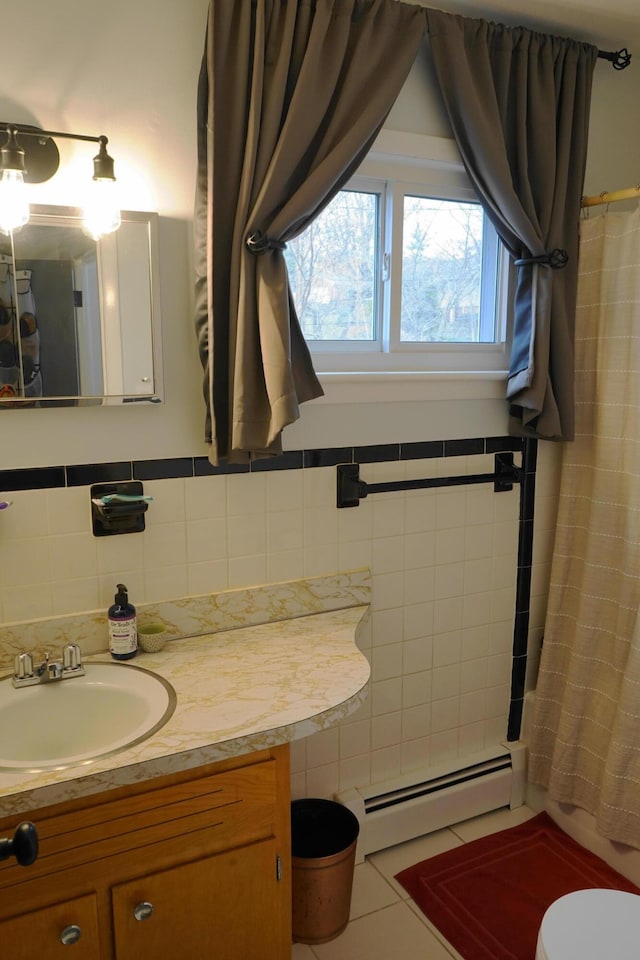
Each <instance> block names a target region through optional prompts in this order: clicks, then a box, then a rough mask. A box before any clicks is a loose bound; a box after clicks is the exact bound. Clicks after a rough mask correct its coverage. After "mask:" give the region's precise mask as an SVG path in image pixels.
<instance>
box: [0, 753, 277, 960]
mask: <svg viewBox="0 0 640 960" xmlns="http://www.w3.org/2000/svg"><path fill="white" fill-rule="evenodd" d="M28 817H29V819H30V820H32V821H33V822H34V823H35V825H36V827H37V830H38V834H39V837H40V855H39V857H38V859H37V860H36V861H35V863H33V864H31V866H29V867H21V866H19V865H17V864H15V863H13V862H9V861H4V862H2V863H0V957H2V960H50V958H52V960H53V958H63V960H64V958H66V960H73V958H74V957H76V958H78V960H140V958H141V957H144V960H173V958H176V960H203V958H205V957H215V958H216V960H240V958H242V960H290V956H291V866H290V864H291V846H290V836H289V834H290V816H289V751H288V746H284V747H275V748H272V749H269V750H263V751H260V752H259V753H256V754H251V755H245V756H244V757H238V758H235V759H234V760H228V761H223V762H222V763H219V764H213V765H210V766H208V767H201V768H198V769H197V770H193V771H190V772H189V773H183V774H176V775H172V776H170V777H163V778H161V779H159V780H151V781H147V782H146V783H140V784H136V785H135V786H132V787H125V788H119V789H118V790H115V791H110V792H109V793H105V794H102V795H98V796H94V797H88V798H86V800H84V801H82V800H73V801H70V802H69V803H66V804H61V805H57V806H56V807H49V808H46V809H42V810H37V811H30V812H29V813H28ZM15 826H16V821H15V819H14V820H9V819H7V820H3V821H0V836H1V835H3V832H5V833H9V832H11V830H13V829H15ZM67 947H72V948H73V949H72V950H69V949H66V948H67ZM63 948H65V949H64V950H63ZM61 951H62V952H61Z"/></svg>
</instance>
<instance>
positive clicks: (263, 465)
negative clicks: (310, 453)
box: [251, 450, 302, 473]
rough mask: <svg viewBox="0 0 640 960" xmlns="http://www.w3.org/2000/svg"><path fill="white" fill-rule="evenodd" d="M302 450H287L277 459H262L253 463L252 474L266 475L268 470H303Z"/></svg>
mask: <svg viewBox="0 0 640 960" xmlns="http://www.w3.org/2000/svg"><path fill="white" fill-rule="evenodd" d="M301 469H302V450H287V451H286V452H285V453H280V454H278V456H277V457H261V459H260V460H252V461H251V473H264V472H265V471H267V470H301Z"/></svg>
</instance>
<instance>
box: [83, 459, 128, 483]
mask: <svg viewBox="0 0 640 960" xmlns="http://www.w3.org/2000/svg"><path fill="white" fill-rule="evenodd" d="M132 479H133V473H132V466H131V462H130V461H125V460H122V461H120V462H119V463H78V464H74V465H73V466H70V467H67V486H68V487H89V486H91V484H92V483H113V482H116V481H118V480H132Z"/></svg>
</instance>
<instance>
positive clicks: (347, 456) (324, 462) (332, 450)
mask: <svg viewBox="0 0 640 960" xmlns="http://www.w3.org/2000/svg"><path fill="white" fill-rule="evenodd" d="M303 463H304V466H305V467H335V466H337V465H338V464H339V463H353V447H323V448H321V449H318V450H304V451H303Z"/></svg>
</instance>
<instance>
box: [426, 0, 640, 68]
mask: <svg viewBox="0 0 640 960" xmlns="http://www.w3.org/2000/svg"><path fill="white" fill-rule="evenodd" d="M423 2H424V0H423ZM433 6H436V7H437V6H440V4H438V3H437V2H436V3H433ZM441 6H442V8H443V9H446V10H448V11H449V12H451V13H459V14H462V15H463V16H468V17H482V18H483V19H485V20H497V21H499V22H501V23H507V24H510V25H511V26H516V25H518V24H522V25H523V26H527V27H531V28H533V29H536V30H543V31H545V32H549V33H557V34H560V35H563V36H571V37H575V38H576V39H578V40H585V41H587V42H589V43H594V44H596V45H597V46H599V47H600V49H601V50H619V49H620V48H621V47H627V49H628V50H629V53H631V54H632V56H634V60H635V61H636V63H637V62H638V61H640V3H638V0H607V2H606V3H603V0H536V2H535V4H533V3H531V0H447V2H446V3H445V2H443V3H442V5H441ZM630 69H633V65H632V67H631V68H630Z"/></svg>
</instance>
